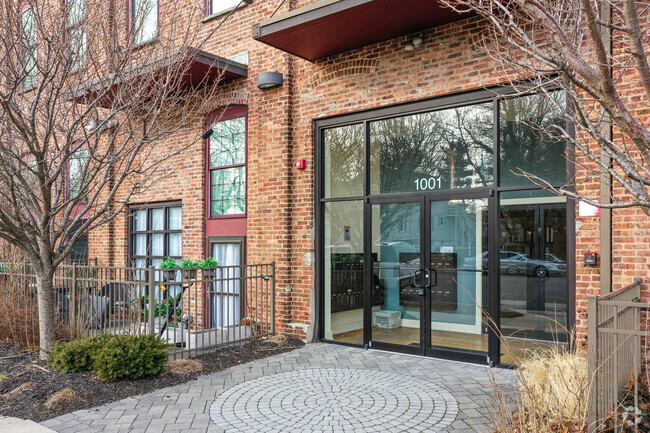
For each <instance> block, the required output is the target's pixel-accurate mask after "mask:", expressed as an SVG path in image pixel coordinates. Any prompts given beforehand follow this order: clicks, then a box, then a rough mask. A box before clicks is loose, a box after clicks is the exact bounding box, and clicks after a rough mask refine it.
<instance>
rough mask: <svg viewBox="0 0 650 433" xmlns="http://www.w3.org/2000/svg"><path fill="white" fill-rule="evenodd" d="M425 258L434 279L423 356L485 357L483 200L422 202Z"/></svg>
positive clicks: (485, 205)
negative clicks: (425, 226)
mask: <svg viewBox="0 0 650 433" xmlns="http://www.w3.org/2000/svg"><path fill="white" fill-rule="evenodd" d="M427 203H428V204H427V210H428V215H427V216H426V217H427V219H428V221H429V222H428V228H429V233H427V240H426V244H427V252H428V254H429V261H428V263H429V266H430V270H431V272H432V274H433V275H434V276H435V278H433V282H432V286H431V288H430V289H429V290H428V293H427V297H429V298H430V299H428V301H427V303H426V305H427V308H426V312H425V315H426V316H427V317H426V320H427V325H428V328H430V330H429V331H428V333H427V337H429V338H428V339H427V341H426V347H427V354H429V355H436V354H439V355H441V354H442V352H444V351H449V350H451V351H455V352H461V353H463V354H464V355H466V356H467V357H474V356H478V357H481V358H483V359H485V358H486V357H487V356H488V329H489V328H490V327H489V324H488V323H487V320H486V316H485V313H486V312H487V302H488V296H487V295H488V286H487V282H488V280H487V268H488V256H487V251H488V239H487V233H488V212H487V210H488V200H487V198H472V199H453V200H441V201H432V200H429V201H428V202H427Z"/></svg>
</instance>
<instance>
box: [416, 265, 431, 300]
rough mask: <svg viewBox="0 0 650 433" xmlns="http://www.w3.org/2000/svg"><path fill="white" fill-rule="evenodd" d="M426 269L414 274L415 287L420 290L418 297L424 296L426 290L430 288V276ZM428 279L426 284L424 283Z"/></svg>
mask: <svg viewBox="0 0 650 433" xmlns="http://www.w3.org/2000/svg"><path fill="white" fill-rule="evenodd" d="M427 272H428V271H427V270H426V269H418V270H417V271H415V272H414V273H413V285H414V286H415V287H417V288H418V295H419V296H424V288H425V287H428V286H429V275H428V274H427ZM425 278H426V283H425V282H424V281H425V280H424V279H425Z"/></svg>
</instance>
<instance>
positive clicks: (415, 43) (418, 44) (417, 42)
mask: <svg viewBox="0 0 650 433" xmlns="http://www.w3.org/2000/svg"><path fill="white" fill-rule="evenodd" d="M420 48H422V38H421V37H419V36H418V37H417V38H413V40H412V41H411V43H410V44H407V45H406V46H405V47H404V49H405V50H406V51H414V50H418V49H420Z"/></svg>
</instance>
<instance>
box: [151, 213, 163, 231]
mask: <svg viewBox="0 0 650 433" xmlns="http://www.w3.org/2000/svg"><path fill="white" fill-rule="evenodd" d="M151 230H165V209H151Z"/></svg>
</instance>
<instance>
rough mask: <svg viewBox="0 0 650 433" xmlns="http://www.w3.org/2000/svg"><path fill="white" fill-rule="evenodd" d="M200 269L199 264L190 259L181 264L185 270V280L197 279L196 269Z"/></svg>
mask: <svg viewBox="0 0 650 433" xmlns="http://www.w3.org/2000/svg"><path fill="white" fill-rule="evenodd" d="M198 267H199V264H198V263H197V262H193V261H192V260H190V259H185V260H183V262H182V263H181V268H182V269H183V279H184V280H191V279H194V278H196V268H198Z"/></svg>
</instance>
